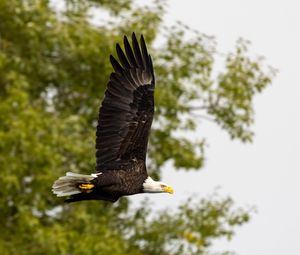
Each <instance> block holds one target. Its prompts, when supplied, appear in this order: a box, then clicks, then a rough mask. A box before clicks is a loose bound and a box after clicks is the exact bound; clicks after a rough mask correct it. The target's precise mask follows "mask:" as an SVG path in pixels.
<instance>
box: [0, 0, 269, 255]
mask: <svg viewBox="0 0 300 255" xmlns="http://www.w3.org/2000/svg"><path fill="white" fill-rule="evenodd" d="M60 3H61V2H60ZM63 3H64V5H63V6H62V7H57V4H58V2H57V1H46V0H26V1H21V0H11V1H4V0H0V20H1V22H0V170H1V178H0V185H1V189H0V195H1V196H0V212H1V218H0V226H1V230H2V231H1V233H0V237H1V238H0V253H1V254H4V255H5V254H94V253H97V254H109V253H110V254H124V253H126V252H127V253H129V254H158V253H159V254H208V253H209V252H210V246H211V244H212V240H215V239H217V238H221V237H227V238H229V237H231V236H232V235H233V229H234V228H235V227H236V226H238V225H241V224H243V223H245V222H247V221H248V219H249V214H248V212H247V211H244V210H241V211H240V210H234V209H233V208H232V207H233V204H232V201H231V200H230V199H228V198H217V199H215V198H208V199H203V200H201V201H200V202H199V203H196V202H194V203H192V202H190V201H188V202H186V203H185V204H184V205H182V206H181V207H179V208H178V210H177V211H176V212H174V213H168V212H165V211H162V212H160V213H157V212H155V213H154V212H153V210H152V209H151V208H150V207H146V206H144V205H141V207H140V208H138V209H133V208H132V207H130V204H129V201H128V200H127V199H125V198H124V199H121V201H120V202H119V203H117V204H116V205H111V204H106V203H104V202H103V203H102V202H101V203H99V202H82V203H78V204H72V205H65V204H64V205H62V203H61V200H58V199H57V198H56V197H54V196H53V195H52V194H51V192H50V187H51V184H52V183H53V181H54V180H55V179H56V178H57V177H58V176H60V175H63V174H64V173H65V172H66V171H75V172H82V173H84V172H87V173H88V172H91V171H92V169H93V168H94V165H95V162H94V153H93V151H94V138H95V134H94V130H95V125H96V120H97V114H98V107H99V105H100V102H101V100H102V96H103V93H104V90H105V87H106V83H107V81H108V78H109V75H110V72H111V70H112V69H111V67H110V64H109V61H108V59H109V54H110V53H111V52H114V46H115V43H116V42H117V41H120V38H121V36H122V35H123V34H124V33H126V34H130V33H131V32H132V31H136V32H138V33H143V34H144V35H145V37H146V40H147V42H148V46H149V47H150V48H151V50H150V51H151V53H152V52H153V54H152V55H153V59H154V62H155V71H156V76H157V89H156V94H155V99H156V105H157V108H156V113H157V114H156V119H155V121H154V125H153V132H152V134H151V141H150V142H151V144H150V146H149V159H148V164H149V169H150V170H151V172H152V173H153V175H154V176H157V177H158V176H159V175H160V170H161V168H162V167H163V165H164V164H165V162H166V161H168V160H173V162H174V167H175V168H181V169H200V168H201V167H202V166H203V162H204V152H205V143H204V140H203V139H199V140H197V139H193V140H190V139H188V138H187V137H183V136H182V135H178V132H179V133H180V131H193V130H195V127H196V124H197V122H198V120H199V118H195V115H198V114H201V116H202V114H203V112H204V114H207V116H209V117H210V118H212V119H213V121H215V123H217V124H219V125H220V126H221V128H223V129H224V130H225V131H227V132H228V133H229V135H230V136H231V137H232V138H234V139H240V140H242V141H244V142H246V141H250V140H251V138H252V133H251V130H249V128H250V126H251V124H252V122H253V108H252V101H253V97H254V96H255V95H256V94H257V93H260V92H261V91H262V90H263V89H264V88H265V87H266V86H267V85H268V84H269V83H270V82H271V79H272V75H273V74H272V71H271V70H270V71H269V70H265V69H264V64H263V62H261V61H259V60H256V59H251V58H250V57H249V56H248V55H247V47H246V45H245V44H244V42H242V41H240V42H238V44H237V46H236V49H235V51H234V52H233V53H229V54H228V57H227V59H226V68H225V69H224V71H223V72H222V73H220V74H219V76H218V78H217V79H214V78H213V75H212V72H213V64H214V59H215V56H216V55H217V54H218V53H217V51H216V49H215V42H214V39H213V38H211V37H208V36H205V35H202V34H199V35H197V36H191V38H189V39H187V33H188V28H186V27H184V26H181V25H177V26H174V27H171V28H168V29H167V30H164V29H163V27H162V17H163V14H164V12H165V8H166V7H165V4H164V2H163V3H162V2H161V1H154V2H153V5H151V6H138V7H136V6H135V5H134V2H133V1H131V0H121V1H118V2H116V1H113V2H112V1H106V0H101V1H100V0H99V1H98V0H97V1H96V0H93V1H80V0H77V1H70V0H66V1H65V2H63ZM112 3H113V4H112ZM92 9H93V10H95V9H97V10H98V11H100V13H102V12H104V11H107V10H108V11H109V15H110V19H111V20H110V21H107V23H104V24H102V25H101V26H96V25H93V21H94V20H95V19H97V16H94V17H93V15H92V14H91V10H92ZM160 31H161V33H162V34H164V36H163V39H162V41H163V43H162V45H161V46H160V47H159V48H152V43H153V41H154V40H155V39H156V38H157V37H159V34H160ZM199 112H200V113H199ZM158 151H159V152H160V153H157V152H158ZM154 169H155V171H154ZM155 214H156V216H155ZM174 226H176V227H174Z"/></svg>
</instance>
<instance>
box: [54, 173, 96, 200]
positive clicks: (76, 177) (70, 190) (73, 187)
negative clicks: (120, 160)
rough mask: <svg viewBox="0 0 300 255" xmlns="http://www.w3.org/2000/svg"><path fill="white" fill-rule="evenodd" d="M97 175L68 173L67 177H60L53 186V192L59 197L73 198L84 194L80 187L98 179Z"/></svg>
mask: <svg viewBox="0 0 300 255" xmlns="http://www.w3.org/2000/svg"><path fill="white" fill-rule="evenodd" d="M99 174H101V173H97V174H91V175H86V174H76V173H72V172H67V173H66V175H65V176H61V177H59V178H58V179H57V180H56V181H55V182H54V184H53V186H52V192H53V193H54V194H55V195H57V196H58V197H64V196H71V195H75V194H79V193H81V192H82V190H80V188H79V187H78V186H79V185H80V184H82V183H90V181H91V180H93V179H95V178H97V177H98V175H99Z"/></svg>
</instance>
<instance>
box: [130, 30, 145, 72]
mask: <svg viewBox="0 0 300 255" xmlns="http://www.w3.org/2000/svg"><path fill="white" fill-rule="evenodd" d="M132 47H133V51H134V55H135V58H136V60H137V62H138V66H139V67H141V68H144V63H143V58H142V54H141V50H140V47H139V43H138V41H137V39H136V36H135V33H134V32H133V33H132Z"/></svg>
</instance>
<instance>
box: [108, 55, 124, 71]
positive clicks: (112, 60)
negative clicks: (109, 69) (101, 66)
mask: <svg viewBox="0 0 300 255" xmlns="http://www.w3.org/2000/svg"><path fill="white" fill-rule="evenodd" d="M110 63H111V64H112V66H113V68H114V69H115V71H116V72H117V73H120V74H122V73H123V71H124V69H123V67H122V66H121V65H120V64H119V62H118V61H117V60H116V59H115V58H114V57H113V56H112V55H110Z"/></svg>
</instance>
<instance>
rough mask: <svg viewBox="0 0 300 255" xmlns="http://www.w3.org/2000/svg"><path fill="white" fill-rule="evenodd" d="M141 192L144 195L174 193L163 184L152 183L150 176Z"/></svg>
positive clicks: (169, 187)
mask: <svg viewBox="0 0 300 255" xmlns="http://www.w3.org/2000/svg"><path fill="white" fill-rule="evenodd" d="M143 191H144V192H145V193H169V194H173V193H174V190H173V188H172V187H171V186H169V185H167V184H165V183H163V182H158V181H154V180H153V179H152V178H151V177H150V176H149V177H148V178H147V179H146V180H145V182H144V184H143Z"/></svg>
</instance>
